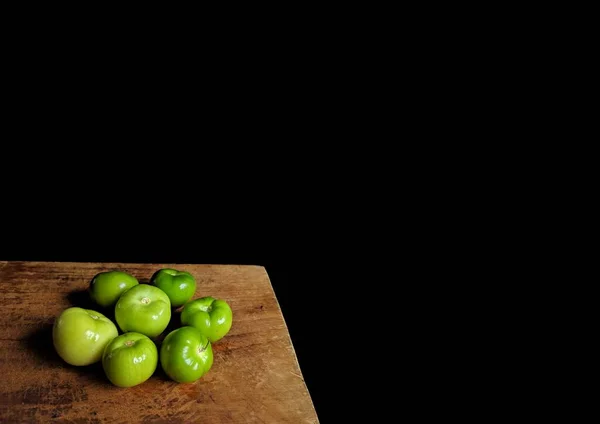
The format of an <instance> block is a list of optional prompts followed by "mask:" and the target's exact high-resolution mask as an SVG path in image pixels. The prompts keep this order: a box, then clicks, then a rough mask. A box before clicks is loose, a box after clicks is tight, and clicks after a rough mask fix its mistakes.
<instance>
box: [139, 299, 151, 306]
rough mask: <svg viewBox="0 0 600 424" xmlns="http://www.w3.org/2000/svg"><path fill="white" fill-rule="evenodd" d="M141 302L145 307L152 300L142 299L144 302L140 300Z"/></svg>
mask: <svg viewBox="0 0 600 424" xmlns="http://www.w3.org/2000/svg"><path fill="white" fill-rule="evenodd" d="M140 302H142V303H143V304H144V305H147V304H148V303H150V299H148V298H147V297H142V300H140Z"/></svg>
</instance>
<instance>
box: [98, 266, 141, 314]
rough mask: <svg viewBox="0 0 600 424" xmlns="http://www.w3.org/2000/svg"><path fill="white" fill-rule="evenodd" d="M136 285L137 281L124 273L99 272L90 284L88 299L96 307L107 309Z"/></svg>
mask: <svg viewBox="0 0 600 424" xmlns="http://www.w3.org/2000/svg"><path fill="white" fill-rule="evenodd" d="M138 284H139V282H138V280H137V279H136V278H135V277H134V276H132V275H129V274H127V273H126V272H121V271H107V272H101V273H99V274H96V276H95V277H94V278H93V279H92V281H91V282H90V287H89V291H90V297H91V298H92V300H93V301H94V302H96V303H97V304H98V305H100V306H102V307H105V308H108V307H110V306H114V305H115V303H117V301H118V300H119V297H121V295H122V294H123V293H124V292H125V291H127V290H129V289H130V288H131V287H133V286H136V285H138Z"/></svg>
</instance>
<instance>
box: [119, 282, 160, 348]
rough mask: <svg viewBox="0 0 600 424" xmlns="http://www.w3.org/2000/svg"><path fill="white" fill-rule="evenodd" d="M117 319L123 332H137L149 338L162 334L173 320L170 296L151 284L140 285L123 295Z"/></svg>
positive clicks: (120, 299)
mask: <svg viewBox="0 0 600 424" xmlns="http://www.w3.org/2000/svg"><path fill="white" fill-rule="evenodd" d="M115 319H116V320H117V324H119V328H121V330H123V332H130V331H135V332H137V333H142V334H144V335H146V336H148V337H156V336H158V335H159V334H160V333H162V332H163V331H164V330H165V328H167V325H169V321H170V319H171V302H170V301H169V296H167V295H166V294H165V292H163V291H162V290H161V289H159V288H157V287H154V286H151V285H149V284H138V285H137V286H133V287H132V288H130V289H129V290H127V291H126V292H125V293H123V294H122V295H121V297H120V298H119V301H118V302H117V305H116V306H115Z"/></svg>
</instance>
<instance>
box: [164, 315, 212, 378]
mask: <svg viewBox="0 0 600 424" xmlns="http://www.w3.org/2000/svg"><path fill="white" fill-rule="evenodd" d="M160 364H161V365H162V367H163V369H164V370H165V372H166V373H167V375H168V376H169V377H171V378H172V379H173V380H175V381H177V382H179V383H191V382H194V381H196V380H198V379H199V378H200V377H202V376H203V375H204V374H206V373H207V372H208V371H209V370H210V368H211V367H212V364H213V351H212V345H211V344H210V342H209V341H208V339H207V338H206V337H205V336H203V335H202V334H201V333H200V331H198V330H197V329H195V328H194V327H189V326H187V327H181V328H178V329H177V330H174V331H171V332H170V333H169V334H168V335H167V337H165V339H164V340H163V342H162V346H161V348H160Z"/></svg>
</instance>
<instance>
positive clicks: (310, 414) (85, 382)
mask: <svg viewBox="0 0 600 424" xmlns="http://www.w3.org/2000/svg"><path fill="white" fill-rule="evenodd" d="M163 267H170V268H176V269H181V270H185V271H188V272H190V273H192V275H194V277H195V278H196V281H197V282H198V285H197V290H196V294H195V296H194V298H197V297H202V296H209V295H210V296H213V297H216V298H220V299H224V300H226V301H227V302H228V303H229V304H230V306H231V308H232V310H233V316H234V318H233V326H232V327H231V330H230V332H229V334H228V335H227V336H225V338H223V339H221V340H220V341H218V342H217V343H215V344H214V345H213V351H214V364H213V367H212V369H211V370H210V371H209V372H208V374H206V375H205V376H204V377H202V378H201V379H200V380H198V381H197V382H195V383H191V384H180V383H176V382H174V381H172V380H170V379H169V378H168V377H167V376H166V374H165V373H164V371H162V369H161V367H160V361H159V365H158V368H157V370H156V372H155V373H154V375H153V376H152V377H151V378H150V379H149V380H148V381H146V382H145V383H142V384H140V385H138V386H135V387H131V388H125V389H124V388H119V387H116V386H113V385H112V384H111V383H110V382H109V381H108V379H107V378H106V376H105V375H104V371H103V369H102V366H101V364H100V363H98V364H95V365H90V366H87V367H74V366H71V365H68V364H67V363H65V362H64V361H63V360H62V359H61V358H60V357H59V356H58V355H57V354H56V352H55V350H54V347H53V345H52V325H53V323H54V319H55V318H56V317H57V316H58V315H59V314H60V313H61V312H62V311H63V310H64V309H66V308H68V307H71V306H80V307H83V308H87V309H97V310H98V308H97V307H95V306H94V305H93V304H92V303H91V301H90V300H89V297H88V295H87V293H86V291H85V290H86V289H87V287H88V284H89V282H90V280H91V279H92V277H93V276H94V275H95V274H97V273H99V272H102V271H108V270H113V269H116V270H122V271H125V272H128V273H130V274H132V275H133V276H135V277H136V278H137V279H138V280H139V281H140V283H147V282H148V280H149V279H150V277H151V276H152V274H153V273H154V272H155V271H156V270H158V269H160V268H163ZM0 307H1V309H0V343H1V346H2V347H1V349H0V422H38V421H54V420H58V421H63V422H73V423H98V422H128V423H130V422H145V423H153V422H180V423H193V422H202V423H254V422H256V423H311V424H312V423H316V422H318V418H317V415H316V412H315V410H314V408H313V404H312V400H311V398H310V395H309V393H308V390H307V388H306V385H305V383H304V379H303V378H302V373H301V371H300V368H299V366H298V361H297V359H296V354H295V352H294V348H293V345H292V343H291V340H290V337H289V333H288V331H287V327H286V325H285V322H284V319H283V316H282V313H281V309H280V308H279V304H278V302H277V299H276V297H275V293H274V292H273V288H272V287H271V283H270V281H269V277H268V275H267V273H266V271H265V269H264V268H263V267H259V266H233V265H183V264H129V263H64V262H62V263H61V262H10V261H9V262H6V261H0ZM178 319H179V316H178V314H174V315H173V318H172V325H170V327H169V328H167V330H166V331H169V330H172V329H174V328H175V327H176V326H177V322H176V320H178ZM163 337H164V336H163ZM157 345H158V347H159V350H160V337H159V340H158V341H157Z"/></svg>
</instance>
